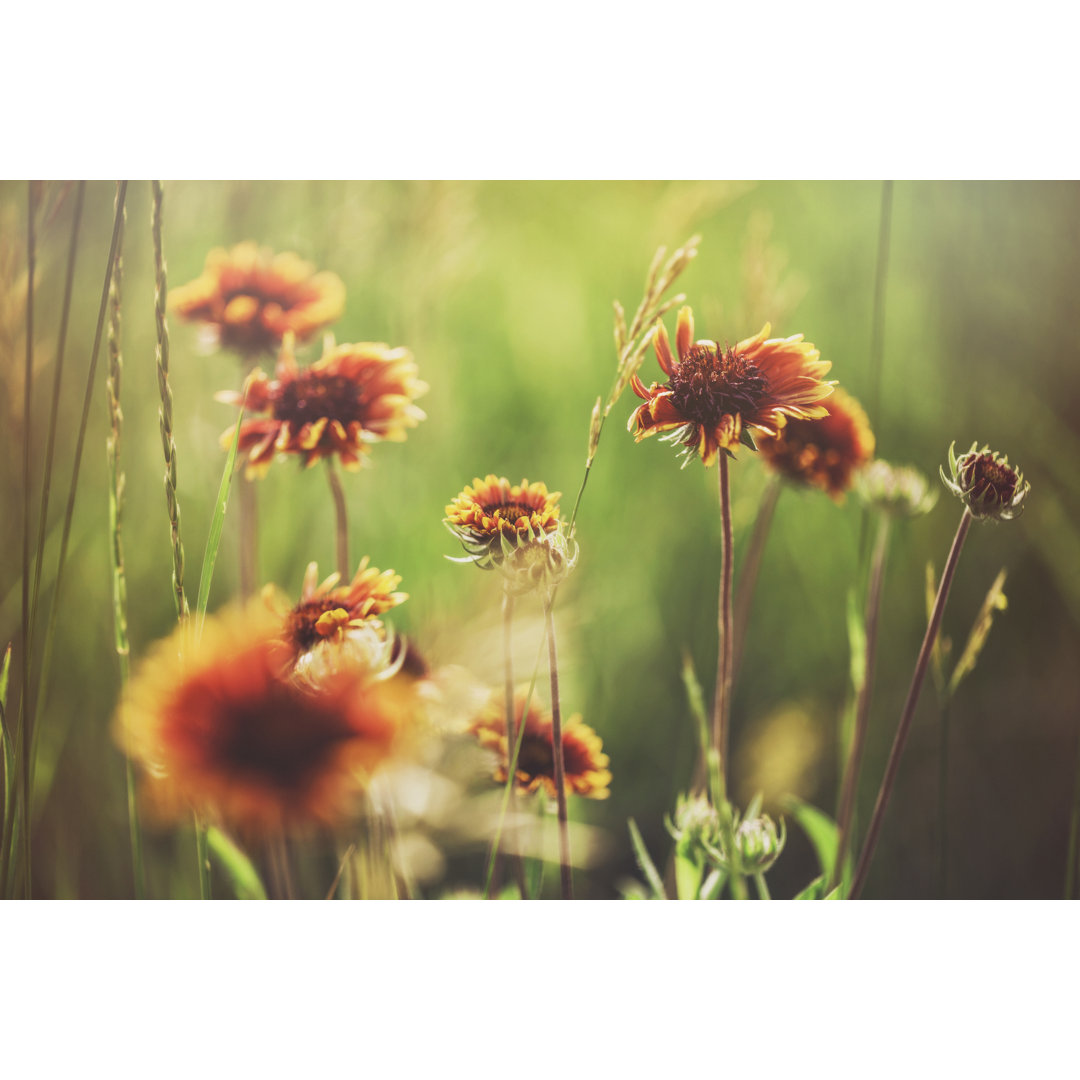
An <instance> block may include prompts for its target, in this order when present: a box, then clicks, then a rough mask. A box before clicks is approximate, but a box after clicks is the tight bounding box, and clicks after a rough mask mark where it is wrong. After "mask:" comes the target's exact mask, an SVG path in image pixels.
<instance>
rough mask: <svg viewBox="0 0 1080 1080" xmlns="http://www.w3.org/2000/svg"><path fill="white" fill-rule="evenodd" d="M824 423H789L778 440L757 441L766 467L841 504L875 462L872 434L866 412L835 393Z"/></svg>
mask: <svg viewBox="0 0 1080 1080" xmlns="http://www.w3.org/2000/svg"><path fill="white" fill-rule="evenodd" d="M823 407H824V408H825V410H826V411H827V414H828V415H826V416H824V417H822V418H821V419H820V420H789V421H788V422H787V424H786V425H785V426H784V427H783V428H782V429H781V430H780V432H779V434H777V435H775V436H765V437H764V438H762V439H760V440H759V441H758V449H759V450H760V451H761V453H762V456H763V457H764V458H765V461H766V462H767V463H768V464H769V465H770V466H771V467H772V468H773V469H775V470H776V471H777V472H778V473H780V474H781V475H783V476H785V477H787V479H789V480H794V481H795V482H796V483H800V484H807V485H809V486H810V487H816V488H820V489H821V490H822V491H824V492H827V493H828V494H829V495H830V496H831V497H832V498H833V499H835V500H836V501H837V502H842V501H843V498H844V493H845V492H846V491H847V490H848V489H849V488H850V487H851V485H852V482H853V480H854V477H855V473H856V472H857V471H858V470H859V469H861V468H862V467H863V465H865V464H866V463H867V462H868V461H869V460H870V459H871V458H872V457H873V456H874V433H873V432H872V431H871V430H870V421H869V420H868V419H867V417H866V413H865V412H864V411H863V408H862V406H861V405H860V404H859V403H858V402H857V401H856V400H855V399H854V398H853V397H852V396H851V395H850V394H846V393H844V391H843V390H834V391H833V393H832V396H831V397H830V398H829V399H828V401H826V402H825V404H824V406H823Z"/></svg>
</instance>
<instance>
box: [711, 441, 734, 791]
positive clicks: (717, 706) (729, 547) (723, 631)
mask: <svg viewBox="0 0 1080 1080" xmlns="http://www.w3.org/2000/svg"><path fill="white" fill-rule="evenodd" d="M718 479H719V484H720V519H721V523H722V528H723V552H722V562H721V567H720V605H719V606H720V612H719V618H718V622H719V628H720V644H719V647H718V649H717V656H716V697H715V699H714V702H713V740H714V742H715V744H716V749H717V752H718V753H719V754H720V774H721V776H722V778H723V781H724V791H725V793H726V792H727V789H728V777H729V772H730V770H729V769H728V723H729V717H730V714H731V676H732V661H733V658H734V650H733V648H732V640H731V636H732V624H731V577H732V570H733V565H734V558H733V556H734V550H733V546H734V541H733V539H732V535H733V534H732V528H731V484H730V481H729V478H728V460H727V454H726V453H725V452H724V451H722V450H721V451H720V462H719V477H718Z"/></svg>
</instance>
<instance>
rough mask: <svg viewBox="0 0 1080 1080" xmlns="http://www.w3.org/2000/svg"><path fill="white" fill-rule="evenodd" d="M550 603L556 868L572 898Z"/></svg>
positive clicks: (564, 890) (567, 897)
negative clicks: (556, 820) (556, 808)
mask: <svg viewBox="0 0 1080 1080" xmlns="http://www.w3.org/2000/svg"><path fill="white" fill-rule="evenodd" d="M553 606H554V605H553V604H550V603H549V604H548V605H547V639H548V670H549V672H550V674H551V735H552V742H553V744H554V745H553V747H552V749H553V751H554V756H555V798H556V805H557V806H558V812H559V870H560V879H561V884H562V898H563V899H564V900H573V899H574V878H573V871H572V870H571V869H570V825H569V821H568V816H567V808H566V761H565V757H564V755H563V741H562V710H561V708H560V705H559V656H558V650H557V649H556V647H555V619H554V616H553V615H552V610H551V609H552V607H553Z"/></svg>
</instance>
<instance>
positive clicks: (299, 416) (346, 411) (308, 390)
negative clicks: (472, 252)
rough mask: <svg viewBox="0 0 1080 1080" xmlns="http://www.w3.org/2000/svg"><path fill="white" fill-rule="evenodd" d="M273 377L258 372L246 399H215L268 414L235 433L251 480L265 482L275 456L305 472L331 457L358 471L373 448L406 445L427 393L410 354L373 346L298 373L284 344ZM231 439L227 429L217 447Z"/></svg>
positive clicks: (329, 357)
mask: <svg viewBox="0 0 1080 1080" xmlns="http://www.w3.org/2000/svg"><path fill="white" fill-rule="evenodd" d="M275 375H276V378H275V379H273V380H271V379H268V378H267V376H266V375H265V374H264V373H263V372H262V371H260V370H256V371H254V372H252V374H251V375H250V376H249V378H248V380H247V383H246V385H245V392H244V393H235V392H231V391H229V392H225V393H221V394H218V395H217V398H218V400H219V401H224V402H226V403H227V404H235V405H239V404H241V403H244V407H245V409H246V410H247V411H248V412H251V413H265V414H267V415H265V416H255V417H253V418H252V419H249V420H248V419H245V420H244V421H243V422H242V423H241V426H240V444H239V449H240V450H241V451H243V452H247V455H248V463H247V468H246V470H245V474H246V475H247V476H249V477H251V476H260V475H263V474H265V473H266V471H267V470H268V469H269V468H270V464H271V462H272V461H273V460H274V455H275V454H279V453H281V454H299V455H300V456H301V457H302V458H303V461H304V465H305V466H306V467H308V468H310V467H311V466H312V465H314V464H315V463H316V462H317V461H318V460H319V459H320V458H331V457H337V458H338V459H339V460H340V461H341V464H342V465H343V466H344V467H345V468H346V469H358V468H360V466H361V465H362V464H363V461H364V455H365V454H366V453H367V452H368V450H369V448H370V446H371V444H372V443H376V442H382V441H383V440H388V441H390V442H404V441H405V438H406V435H407V433H408V430H409V428H414V427H416V426H417V424H419V423H420V421H421V420H423V419H425V414H424V412H423V410H422V409H420V408H419V407H418V406H417V405H415V404H414V401H415V400H416V398H418V397H420V395H421V394H423V393H424V392H425V391H426V390H427V388H428V387H427V383H425V382H423V381H422V380H421V379H419V378H417V368H416V364H415V362H414V361H413V358H412V354H411V353H410V352H409V350H408V349H404V348H396V349H392V348H390V347H389V346H388V345H383V344H376V343H372V342H362V343H360V344H355V345H338V346H336V347H333V346H330V347H328V348H327V349H326V350H325V351H324V353H323V355H322V357H321V359H319V360H317V361H316V362H315V363H314V364H312V365H311V366H310V367H306V368H301V367H299V366H298V365H297V363H296V359H295V357H294V356H293V351H292V343H291V340H290V339H286V341H285V344H284V346H283V347H282V351H281V356H280V358H279V360H278V365H277V370H276V372H275ZM245 394H246V398H245ZM234 433H235V428H230V429H229V430H228V431H226V432H225V433H224V434H223V435H222V437H221V441H222V445H223V446H229V445H231V443H232V438H233V435H234Z"/></svg>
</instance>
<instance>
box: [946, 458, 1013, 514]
mask: <svg viewBox="0 0 1080 1080" xmlns="http://www.w3.org/2000/svg"><path fill="white" fill-rule="evenodd" d="M960 477H961V479H962V480H963V487H964V490H965V491H966V492H967V493H968V494H969V495H970V496H971V498H972V499H975V500H982V499H991V500H994V501H996V502H999V503H1001V504H1002V505H1004V506H1008V505H1009V504H1010V503H1011V502H1012V500H1013V496H1014V495H1015V494H1016V473H1015V472H1014V471H1013V470H1012V469H1010V468H1009V466H1008V465H1003V464H1002V463H1001V462H1000V461H995V460H994V457H993V455H992V454H977V455H975V456H974V457H973V458H971V459H969V460H968V461H965V462H963V464H962V465H961V466H960Z"/></svg>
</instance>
